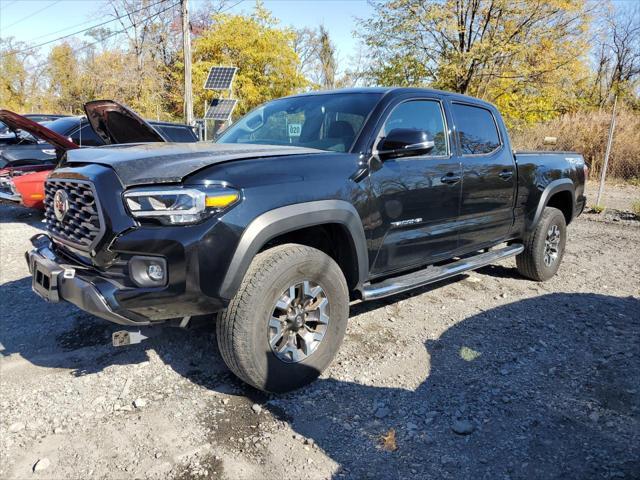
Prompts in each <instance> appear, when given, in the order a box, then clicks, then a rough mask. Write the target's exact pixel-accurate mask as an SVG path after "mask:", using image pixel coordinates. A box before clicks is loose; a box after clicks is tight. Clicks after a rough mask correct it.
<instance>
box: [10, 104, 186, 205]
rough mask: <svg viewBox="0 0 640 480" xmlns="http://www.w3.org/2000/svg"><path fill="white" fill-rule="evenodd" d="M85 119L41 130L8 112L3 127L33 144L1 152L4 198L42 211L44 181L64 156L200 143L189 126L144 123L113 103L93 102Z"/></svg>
mask: <svg viewBox="0 0 640 480" xmlns="http://www.w3.org/2000/svg"><path fill="white" fill-rule="evenodd" d="M85 113H86V117H84V116H83V117H80V116H75V117H65V118H61V119H58V120H56V121H53V122H50V123H48V124H45V125H42V124H39V123H36V122H34V121H31V119H29V118H28V117H24V116H21V115H18V114H15V113H13V112H9V111H6V110H3V111H0V121H3V123H4V124H6V125H8V128H11V129H12V130H13V131H15V132H20V135H23V136H25V135H28V137H29V138H30V139H31V140H30V141H29V142H28V143H25V144H23V145H15V146H13V147H9V148H5V149H4V150H0V198H3V199H5V200H10V201H14V202H19V203H22V204H24V205H25V206H27V207H31V208H43V203H42V201H43V199H44V180H45V179H46V177H47V176H48V174H49V173H50V172H51V171H52V170H53V168H54V167H55V165H56V164H57V162H58V161H59V159H60V158H61V155H62V154H63V153H64V152H66V151H67V150H69V149H73V148H78V147H82V146H85V147H86V146H101V145H114V144H122V143H132V142H138V143H139V142H178V143H181V142H197V141H198V137H197V135H196V134H195V131H194V130H193V128H192V127H190V126H188V125H183V124H178V123H171V122H159V121H145V120H143V119H142V118H141V117H139V116H138V115H137V114H136V113H135V112H133V111H132V110H131V109H129V108H127V107H125V106H123V105H120V104H119V103H117V102H114V101H112V100H99V101H94V102H88V103H87V104H86V105H85Z"/></svg>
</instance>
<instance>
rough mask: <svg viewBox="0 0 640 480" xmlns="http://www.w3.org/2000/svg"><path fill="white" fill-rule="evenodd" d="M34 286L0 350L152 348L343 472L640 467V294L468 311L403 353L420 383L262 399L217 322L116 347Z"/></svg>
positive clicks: (129, 355) (137, 354) (132, 358)
mask: <svg viewBox="0 0 640 480" xmlns="http://www.w3.org/2000/svg"><path fill="white" fill-rule="evenodd" d="M28 288H29V285H28V281H27V279H23V280H20V281H18V282H12V283H10V284H6V285H4V286H3V287H2V289H1V292H0V296H2V305H3V310H4V309H6V308H7V307H6V306H7V305H12V308H14V309H16V310H20V309H23V308H24V309H25V310H24V311H29V308H36V307H37V310H34V311H39V312H40V317H39V318H28V317H27V318H25V316H24V315H20V314H18V313H16V314H14V315H10V316H9V315H7V314H6V310H5V311H4V312H3V313H2V322H1V324H0V344H2V348H3V349H4V350H3V351H1V352H0V353H1V354H2V355H8V354H11V353H19V354H20V355H21V356H22V357H24V358H25V359H27V360H29V361H31V362H32V363H34V364H36V365H39V366H43V367H52V368H68V369H71V373H72V374H73V375H87V374H92V373H95V372H98V371H101V370H102V369H104V368H106V367H108V366H110V365H114V364H135V363H139V362H142V361H145V360H147V359H148V353H147V350H151V349H153V350H154V351H155V352H156V353H157V354H158V356H159V357H160V358H161V359H162V360H163V361H164V362H165V363H166V364H167V365H169V366H171V367H172V368H173V369H174V370H175V371H176V372H178V373H179V374H181V375H183V376H185V377H186V378H188V379H190V380H191V381H192V382H194V383H196V384H198V385H201V386H204V387H206V388H208V389H212V390H217V391H221V392H225V393H229V392H230V391H234V392H236V393H242V394H244V395H245V396H247V397H249V398H250V399H251V401H252V402H256V401H257V402H259V403H261V404H262V405H263V408H265V409H267V410H269V411H270V412H271V413H272V414H273V415H274V416H275V417H277V418H278V419H280V420H283V421H286V422H288V423H289V424H290V425H291V427H292V428H293V429H294V430H295V431H296V432H298V433H299V434H300V435H302V436H304V437H306V438H308V439H311V440H313V442H314V443H315V444H317V445H318V447H319V448H320V449H322V450H323V451H324V452H325V453H326V455H328V456H329V457H331V458H332V459H333V460H334V461H335V462H337V463H338V464H339V465H340V469H339V471H338V472H337V473H336V475H335V478H343V477H346V478H409V477H413V478H474V479H485V478H486V479H492V480H493V479H530V478H558V479H560V478H562V479H567V478H576V479H591V478H628V479H632V478H635V479H637V478H640V418H639V416H640V301H638V300H637V299H634V298H619V297H611V296H605V295H596V294H564V293H558V294H550V295H545V296H541V297H536V298H532V299H526V300H521V301H517V302H514V303H511V304H507V305H504V306H501V307H498V308H495V309H492V310H489V311H485V312H483V313H480V314H478V315H475V316H472V317H469V318H467V319H466V320H464V321H462V322H460V323H458V324H456V325H455V326H453V327H451V328H450V329H449V330H447V331H446V332H445V333H444V334H443V335H442V336H441V337H440V338H439V339H438V340H436V341H430V342H427V344H426V345H425V348H426V350H427V354H428V358H430V361H429V363H427V362H426V360H424V358H427V357H420V358H415V359H406V361H407V362H424V365H423V366H420V367H419V368H416V366H415V363H414V364H413V365H412V371H413V372H415V371H416V370H418V371H420V374H421V376H422V378H424V381H423V382H422V383H421V384H420V385H419V386H418V387H417V388H416V389H415V390H408V389H403V388H387V387H373V386H367V385H361V384H358V383H353V382H346V381H339V380H334V379H320V380H318V381H316V382H315V383H314V384H312V385H311V386H309V387H307V388H305V389H303V390H300V391H298V392H294V393H291V394H287V395H282V396H265V395H262V394H259V393H257V392H256V391H254V390H252V389H250V388H247V387H244V386H243V385H242V384H240V382H239V381H237V380H235V378H234V377H233V376H232V375H231V374H229V373H228V371H227V370H226V368H225V367H224V364H223V363H222V361H221V359H220V356H219V354H218V352H217V347H216V345H215V337H214V333H213V331H212V329H211V328H209V329H208V330H207V329H205V330H196V331H182V330H177V329H166V332H165V333H164V334H163V335H161V336H159V337H157V338H153V339H150V340H148V341H147V342H144V343H142V344H140V345H135V346H131V347H128V348H123V349H113V348H112V347H110V346H109V345H108V344H107V342H108V341H109V337H110V333H111V332H112V331H114V330H117V329H118V327H117V326H112V325H109V324H106V323H104V322H101V321H100V320H98V319H95V318H92V317H89V316H86V315H84V314H79V313H78V311H77V310H76V309H74V308H72V307H62V308H61V306H60V305H39V304H37V302H40V300H39V299H35V298H33V297H32V294H31V293H30V292H27V293H28V295H27V294H26V293H23V292H25V291H27V289H28ZM371 305H373V306H372V308H377V307H380V306H383V305H385V303H380V302H379V303H377V304H370V306H371ZM354 309H355V310H362V309H363V307H362V306H358V305H355V306H354V307H353V308H352V310H354ZM362 311H365V310H362ZM42 312H47V313H46V315H47V318H46V319H44V318H41V317H42V316H43V315H42ZM416 321H428V320H427V319H426V318H416ZM400 358H402V357H400ZM274 361H277V360H274ZM358 361H359V362H361V361H362V359H359V360H358ZM243 412H244V410H243ZM241 415H243V416H246V413H242V414H241ZM236 420H237V421H239V422H243V421H244V422H247V421H249V422H251V421H252V420H249V419H244V418H241V417H238V418H237V419H235V418H231V421H232V422H233V421H236ZM392 431H393V433H392ZM216 435H217V434H214V433H212V437H213V438H212V439H213V440H214V441H215V440H216V438H217V437H216ZM384 438H386V442H385V441H384ZM223 440H224V439H222V438H221V439H220V442H223ZM300 461H301V462H302V463H306V459H305V458H302V459H301V460H300Z"/></svg>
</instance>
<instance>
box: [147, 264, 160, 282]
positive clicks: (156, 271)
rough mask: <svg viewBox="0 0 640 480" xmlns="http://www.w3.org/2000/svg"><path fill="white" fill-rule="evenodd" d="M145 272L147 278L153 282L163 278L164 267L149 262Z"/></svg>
mask: <svg viewBox="0 0 640 480" xmlns="http://www.w3.org/2000/svg"><path fill="white" fill-rule="evenodd" d="M147 274H148V275H149V278H150V279H151V280H153V281H155V282H159V281H160V280H164V268H162V265H160V264H158V263H150V264H149V266H148V267H147Z"/></svg>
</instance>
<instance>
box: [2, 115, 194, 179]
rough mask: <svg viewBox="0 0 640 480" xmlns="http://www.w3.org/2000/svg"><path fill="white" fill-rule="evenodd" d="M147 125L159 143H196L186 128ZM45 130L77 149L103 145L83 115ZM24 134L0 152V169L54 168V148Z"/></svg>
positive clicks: (52, 123)
mask: <svg viewBox="0 0 640 480" xmlns="http://www.w3.org/2000/svg"><path fill="white" fill-rule="evenodd" d="M123 108H124V107H123ZM25 118H28V117H25ZM148 123H149V125H151V126H152V127H153V128H154V129H155V130H156V131H157V132H158V133H159V134H160V136H161V138H162V141H166V142H197V141H198V136H197V135H196V132H195V131H194V129H193V128H192V127H190V126H189V125H183V124H178V123H170V122H156V121H149V122H148ZM46 127H47V128H48V129H49V130H51V131H53V132H55V133H57V134H59V135H62V136H63V137H66V138H69V139H71V141H72V142H74V143H75V144H76V145H79V146H80V147H98V146H100V145H105V144H106V143H105V140H104V139H103V138H101V137H100V136H99V135H97V134H96V133H95V132H94V130H93V129H92V128H91V125H90V124H89V122H88V121H87V119H86V117H84V116H75V117H65V118H60V119H58V120H54V121H52V122H50V123H47V124H46ZM27 135H28V138H24V139H23V141H22V142H21V143H18V144H14V145H8V146H6V147H4V148H1V149H0V168H11V167H19V166H24V165H36V164H49V165H51V166H53V165H55V163H56V161H57V160H56V151H55V146H53V145H51V144H50V143H47V142H46V141H44V140H42V139H38V138H35V137H34V136H33V135H31V134H27ZM23 136H24V134H23Z"/></svg>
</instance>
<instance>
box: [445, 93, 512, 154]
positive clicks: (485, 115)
mask: <svg viewBox="0 0 640 480" xmlns="http://www.w3.org/2000/svg"><path fill="white" fill-rule="evenodd" d="M452 110H453V116H454V118H455V122H456V130H457V133H458V142H459V143H460V149H461V150H462V155H486V154H488V153H491V152H494V151H495V150H498V149H499V148H500V145H501V143H500V135H499V133H498V127H497V125H496V121H495V118H494V117H493V114H492V113H491V112H490V111H489V110H487V109H486V108H482V107H476V106H472V105H464V104H461V103H454V104H453V105H452Z"/></svg>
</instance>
